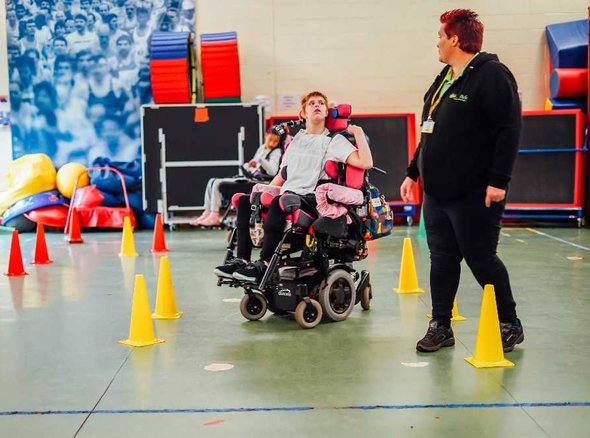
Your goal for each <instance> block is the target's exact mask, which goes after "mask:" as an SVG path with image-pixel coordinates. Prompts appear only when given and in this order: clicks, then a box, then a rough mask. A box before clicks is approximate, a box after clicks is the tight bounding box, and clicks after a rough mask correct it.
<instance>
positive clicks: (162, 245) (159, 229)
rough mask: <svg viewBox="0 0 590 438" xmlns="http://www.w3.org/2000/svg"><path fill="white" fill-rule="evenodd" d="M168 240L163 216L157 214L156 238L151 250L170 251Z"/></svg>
mask: <svg viewBox="0 0 590 438" xmlns="http://www.w3.org/2000/svg"><path fill="white" fill-rule="evenodd" d="M168 251H169V250H168V248H166V241H165V240H164V227H163V225H162V216H161V215H160V213H158V214H157V215H156V224H155V225H154V239H153V241H152V247H151V249H150V252H168Z"/></svg>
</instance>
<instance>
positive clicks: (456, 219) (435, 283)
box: [424, 189, 516, 325]
mask: <svg viewBox="0 0 590 438" xmlns="http://www.w3.org/2000/svg"><path fill="white" fill-rule="evenodd" d="M484 200H485V189H483V190H478V191H476V192H474V193H472V194H470V195H469V196H467V197H465V198H462V199H458V200H452V201H444V200H440V199H434V198H432V197H430V196H428V195H425V199H424V222H425V226H426V235H427V239H428V247H429V249H430V262H431V264H430V293H431V296H432V316H433V319H436V320H439V321H440V322H441V323H444V324H445V325H448V323H449V321H450V319H451V311H452V308H453V301H454V299H455V295H456V293H457V288H458V286H459V277H460V275H461V261H462V260H463V259H465V261H466V263H467V265H468V266H469V268H470V269H471V272H473V275H474V276H475V279H476V280H477V282H478V283H479V284H480V285H481V287H482V288H483V287H484V286H485V285H486V284H492V285H494V289H495V292H496V303H497V307H498V316H499V319H500V321H501V322H511V321H513V320H514V319H515V318H516V303H515V302H514V298H513V297H512V290H511V288H510V279H509V278H508V272H507V271H506V267H505V266H504V263H502V261H501V260H500V259H499V258H498V256H497V253H496V249H497V247H498V238H499V235H500V228H501V225H500V222H501V219H502V214H503V212H504V208H505V205H506V203H505V201H502V202H492V205H491V206H490V207H489V208H487V207H486V206H485V204H484Z"/></svg>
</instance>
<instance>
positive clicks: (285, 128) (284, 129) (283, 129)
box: [272, 119, 305, 136]
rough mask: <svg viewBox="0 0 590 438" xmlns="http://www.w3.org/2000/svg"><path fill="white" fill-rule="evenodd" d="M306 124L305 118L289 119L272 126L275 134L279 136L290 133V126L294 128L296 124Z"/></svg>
mask: <svg viewBox="0 0 590 438" xmlns="http://www.w3.org/2000/svg"><path fill="white" fill-rule="evenodd" d="M303 124H305V120H304V119H297V120H289V121H288V122H284V123H279V124H277V125H274V126H273V127H272V132H273V134H276V135H278V136H283V135H285V134H288V133H289V128H294V127H296V126H301V125H303Z"/></svg>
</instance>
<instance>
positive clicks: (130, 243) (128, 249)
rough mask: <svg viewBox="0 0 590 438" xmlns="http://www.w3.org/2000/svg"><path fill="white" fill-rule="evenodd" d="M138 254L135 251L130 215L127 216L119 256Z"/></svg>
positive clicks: (135, 255)
mask: <svg viewBox="0 0 590 438" xmlns="http://www.w3.org/2000/svg"><path fill="white" fill-rule="evenodd" d="M137 255H138V254H137V251H135V241H134V240H133V230H132V229H131V219H129V216H125V221H124V222H123V238H122V239H121V252H120V253H119V257H137Z"/></svg>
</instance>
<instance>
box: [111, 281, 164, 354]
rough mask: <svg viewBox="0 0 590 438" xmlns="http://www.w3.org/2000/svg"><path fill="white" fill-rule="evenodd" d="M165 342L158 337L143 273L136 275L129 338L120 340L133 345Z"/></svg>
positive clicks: (140, 345)
mask: <svg viewBox="0 0 590 438" xmlns="http://www.w3.org/2000/svg"><path fill="white" fill-rule="evenodd" d="M160 342H164V341H163V340H162V339H156V336H155V335H154V325H153V322H152V317H151V316H150V303H149V301H148V296H147V289H146V287H145V279H144V278H143V275H139V274H138V275H136V276H135V288H134V289H133V305H132V306H131V324H130V325H129V339H126V340H124V341H119V343H121V344H125V345H131V346H132V347H145V346H147V345H153V344H159V343H160Z"/></svg>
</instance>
